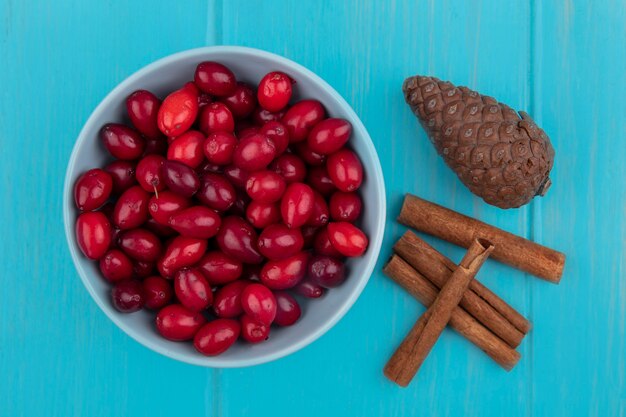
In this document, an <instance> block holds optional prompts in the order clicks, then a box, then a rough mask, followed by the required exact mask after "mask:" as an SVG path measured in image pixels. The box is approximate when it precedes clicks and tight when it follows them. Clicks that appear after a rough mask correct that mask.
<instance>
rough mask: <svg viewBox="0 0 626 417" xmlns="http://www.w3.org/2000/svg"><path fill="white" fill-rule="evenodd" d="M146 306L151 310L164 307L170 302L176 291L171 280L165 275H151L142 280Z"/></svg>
mask: <svg viewBox="0 0 626 417" xmlns="http://www.w3.org/2000/svg"><path fill="white" fill-rule="evenodd" d="M142 284H143V295H144V300H145V301H144V307H146V308H149V309H151V310H157V309H159V308H163V307H165V306H166V305H168V304H169V303H170V301H171V300H172V296H173V295H174V291H173V290H172V284H170V281H168V280H166V279H165V278H163V277H159V276H151V277H147V278H146V279H144V280H143V281H142Z"/></svg>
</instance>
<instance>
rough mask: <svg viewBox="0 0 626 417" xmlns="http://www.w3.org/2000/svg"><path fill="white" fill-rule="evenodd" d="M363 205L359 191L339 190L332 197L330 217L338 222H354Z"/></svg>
mask: <svg viewBox="0 0 626 417" xmlns="http://www.w3.org/2000/svg"><path fill="white" fill-rule="evenodd" d="M362 205H363V203H362V201H361V197H359V195H358V194H357V193H344V192H342V191H337V192H335V193H333V195H332V196H331V197H330V204H329V206H330V217H331V218H332V219H333V220H335V221H338V222H340V221H344V222H354V221H356V220H357V219H358V218H359V216H360V215H361V207H362Z"/></svg>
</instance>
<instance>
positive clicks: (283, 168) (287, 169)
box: [269, 154, 306, 184]
mask: <svg viewBox="0 0 626 417" xmlns="http://www.w3.org/2000/svg"><path fill="white" fill-rule="evenodd" d="M269 169H270V170H271V171H274V172H275V173H277V174H279V175H281V176H282V177H283V179H284V180H285V182H286V183H287V184H291V183H292V182H303V181H304V179H305V178H306V165H305V164H304V161H302V159H300V158H299V157H297V156H295V155H292V154H283V155H281V156H279V157H278V158H276V159H275V160H274V161H273V162H272V163H271V164H270V166H269Z"/></svg>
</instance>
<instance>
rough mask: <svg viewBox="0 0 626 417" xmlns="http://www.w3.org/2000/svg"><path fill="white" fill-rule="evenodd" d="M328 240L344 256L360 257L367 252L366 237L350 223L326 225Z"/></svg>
mask: <svg viewBox="0 0 626 417" xmlns="http://www.w3.org/2000/svg"><path fill="white" fill-rule="evenodd" d="M328 239H329V240H330V243H331V244H332V245H333V247H334V248H335V249H337V251H339V253H341V254H342V255H344V256H350V257H355V256H361V255H363V253H365V251H366V250H367V245H368V239H367V236H366V235H365V233H363V231H361V229H359V228H358V227H356V226H355V225H353V224H352V223H348V222H336V223H328Z"/></svg>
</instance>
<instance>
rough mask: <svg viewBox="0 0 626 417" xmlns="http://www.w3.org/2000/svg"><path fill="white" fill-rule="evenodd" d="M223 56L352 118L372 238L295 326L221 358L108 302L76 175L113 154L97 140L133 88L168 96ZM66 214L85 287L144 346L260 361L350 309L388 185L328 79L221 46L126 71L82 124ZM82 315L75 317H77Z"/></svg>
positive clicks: (289, 349)
mask: <svg viewBox="0 0 626 417" xmlns="http://www.w3.org/2000/svg"><path fill="white" fill-rule="evenodd" d="M207 60H211V61H218V62H221V63H223V64H225V65H226V66H228V67H229V68H231V69H232V70H233V72H234V73H235V75H236V76H237V79H239V80H242V81H247V82H250V83H252V84H257V83H258V82H259V81H260V79H261V78H262V77H263V75H265V74H266V73H267V72H270V71H274V70H278V71H283V72H285V73H287V74H289V75H290V76H292V77H293V78H294V79H295V80H296V82H297V84H296V86H295V89H294V90H295V92H294V93H295V97H294V98H295V99H301V98H315V99H318V100H319V101H321V102H322V103H323V104H324V106H325V107H326V110H327V111H328V114H329V115H331V116H334V117H342V118H345V119H347V120H349V121H350V123H352V127H353V134H352V138H351V140H350V145H351V146H352V148H353V149H354V150H355V151H356V152H357V154H358V155H359V157H360V158H361V161H362V163H363V167H364V172H365V180H364V182H363V185H362V187H361V189H360V192H361V196H362V198H363V201H364V211H363V215H362V220H361V227H362V228H363V229H364V231H365V232H366V233H367V235H368V236H369V239H370V244H369V248H368V250H367V252H366V253H365V255H364V256H362V257H360V258H356V259H351V260H350V261H349V262H348V263H347V268H348V277H347V279H346V282H345V283H344V284H343V285H341V286H340V287H338V288H334V289H332V290H330V291H328V292H327V293H326V294H325V295H324V296H323V297H321V298H320V299H316V300H305V301H303V302H302V303H301V306H302V310H303V314H302V317H301V318H300V320H299V321H298V322H297V323H296V324H295V325H293V326H291V327H285V328H272V332H271V335H270V338H269V340H267V341H266V342H264V343H260V344H257V345H249V344H244V343H237V344H235V345H234V346H233V347H231V348H230V349H229V350H228V351H227V352H225V353H224V354H222V355H220V356H216V357H205V356H202V355H201V354H199V353H198V352H196V350H195V349H194V348H193V345H192V344H191V343H179V342H171V341H168V340H165V339H163V338H162V337H160V336H159V335H158V334H157V332H156V329H155V325H154V313H153V312H149V311H145V310H142V311H140V312H136V313H132V314H122V313H120V312H118V311H117V310H115V309H114V308H113V306H112V305H111V301H110V284H108V283H107V282H105V280H104V279H103V278H102V277H101V275H100V271H99V269H98V265H97V262H93V261H90V260H89V259H87V258H86V257H84V256H83V255H82V253H81V252H80V250H79V248H78V246H77V244H76V238H75V233H74V222H75V219H76V216H77V210H76V208H75V206H74V201H73V193H72V189H73V185H74V182H75V181H76V178H77V177H78V176H79V175H80V174H82V173H83V172H85V171H87V170H88V169H91V168H94V167H100V166H103V165H105V163H106V162H107V161H108V160H109V159H110V157H109V156H108V154H107V152H106V151H105V150H104V148H103V146H102V144H101V143H100V141H99V140H98V131H99V129H100V128H101V127H102V125H104V124H105V123H108V122H120V121H122V120H125V119H126V110H125V99H126V97H127V96H128V95H129V94H130V93H132V92H133V91H135V90H138V89H147V90H150V91H152V92H154V93H155V94H157V95H158V96H161V97H164V96H165V95H166V94H167V93H168V92H170V91H173V90H175V89H177V88H180V86H181V85H183V84H184V83H185V82H187V81H189V80H192V79H193V74H194V70H195V67H196V65H197V64H198V63H200V62H202V61H207ZM63 214H64V221H65V234H66V237H67V242H68V245H69V248H70V252H71V254H72V258H73V260H74V264H75V265H76V269H77V270H78V273H79V275H80V277H81V279H82V281H83V283H84V284H85V287H86V288H87V290H88V291H89V293H90V294H91V296H92V297H93V299H94V300H95V301H96V303H97V304H98V306H100V308H101V309H102V311H104V312H105V314H106V315H107V316H108V317H109V318H110V319H111V320H113V322H114V323H115V324H116V325H117V326H119V327H120V328H121V329H122V330H123V331H124V332H126V333H127V334H128V335H129V336H131V337H132V338H133V339H135V340H136V341H138V342H139V343H141V344H143V345H144V346H146V347H148V348H150V349H152V350H154V351H156V352H159V353H161V354H163V355H165V356H169V357H170V358H173V359H177V360H180V361H183V362H187V363H190V364H194V365H201V366H208V367H216V368H227V367H242V366H250V365H256V364H260V363H265V362H269V361H272V360H275V359H278V358H281V357H283V356H286V355H288V354H290V353H293V352H295V351H297V350H299V349H301V348H303V347H304V346H306V345H308V344H309V343H311V342H313V341H314V340H316V339H317V338H318V337H320V336H321V335H323V334H324V333H325V332H327V331H328V330H329V329H330V328H331V327H332V326H333V325H335V323H337V322H338V321H339V319H341V317H343V316H344V314H346V312H347V311H348V310H349V309H350V307H351V306H352V305H353V304H354V302H355V301H356V299H357V298H358V297H359V295H360V294H361V291H362V290H363V288H364V287H365V285H366V284H367V281H368V280H369V277H370V275H371V273H372V270H373V268H374V265H375V264H376V259H377V257H378V253H379V251H380V245H381V242H382V239H383V231H384V226H385V185H384V181H383V174H382V170H381V167H380V162H379V160H378V156H377V154H376V150H375V148H374V145H373V144H372V140H371V139H370V137H369V135H368V133H367V131H366V130H365V127H364V126H363V123H361V121H360V120H359V118H358V117H357V115H356V114H355V113H354V111H353V110H352V108H351V107H350V106H349V105H348V103H346V101H345V100H344V99H343V98H342V97H341V96H340V95H339V94H338V93H337V92H336V91H335V90H334V89H333V88H332V87H331V86H330V85H328V84H327V83H326V82H325V81H324V80H322V79H321V78H320V77H318V76H317V75H315V74H314V73H312V72H311V71H309V70H308V69H306V68H304V67H302V66H301V65H299V64H296V63H295V62H292V61H290V60H288V59H285V58H283V57H280V56H278V55H274V54H271V53H268V52H265V51H261V50H258V49H251V48H243V47H233V46H217V47H207V48H198V49H192V50H189V51H185V52H180V53H177V54H174V55H171V56H168V57H166V58H163V59H160V60H158V61H156V62H154V63H152V64H150V65H148V66H146V67H144V68H142V69H141V70H139V71H137V72H136V73H135V74H133V75H131V76H130V77H128V78H127V79H126V80H124V81H123V82H122V83H121V84H119V85H118V86H117V87H115V88H114V89H113V91H111V92H110V93H109V94H108V95H107V96H106V97H105V99H104V100H102V102H101V103H100V104H99V105H98V107H96V109H95V110H94V112H93V113H92V114H91V116H90V117H89V120H87V123H86V124H85V126H84V127H83V129H82V131H81V132H80V135H79V136H78V139H77V140H76V144H75V145H74V150H73V152H72V155H71V157H70V161H69V164H68V167H67V173H66V177H65V189H64V201H63ZM80 319H81V318H80V317H77V320H80Z"/></svg>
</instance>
